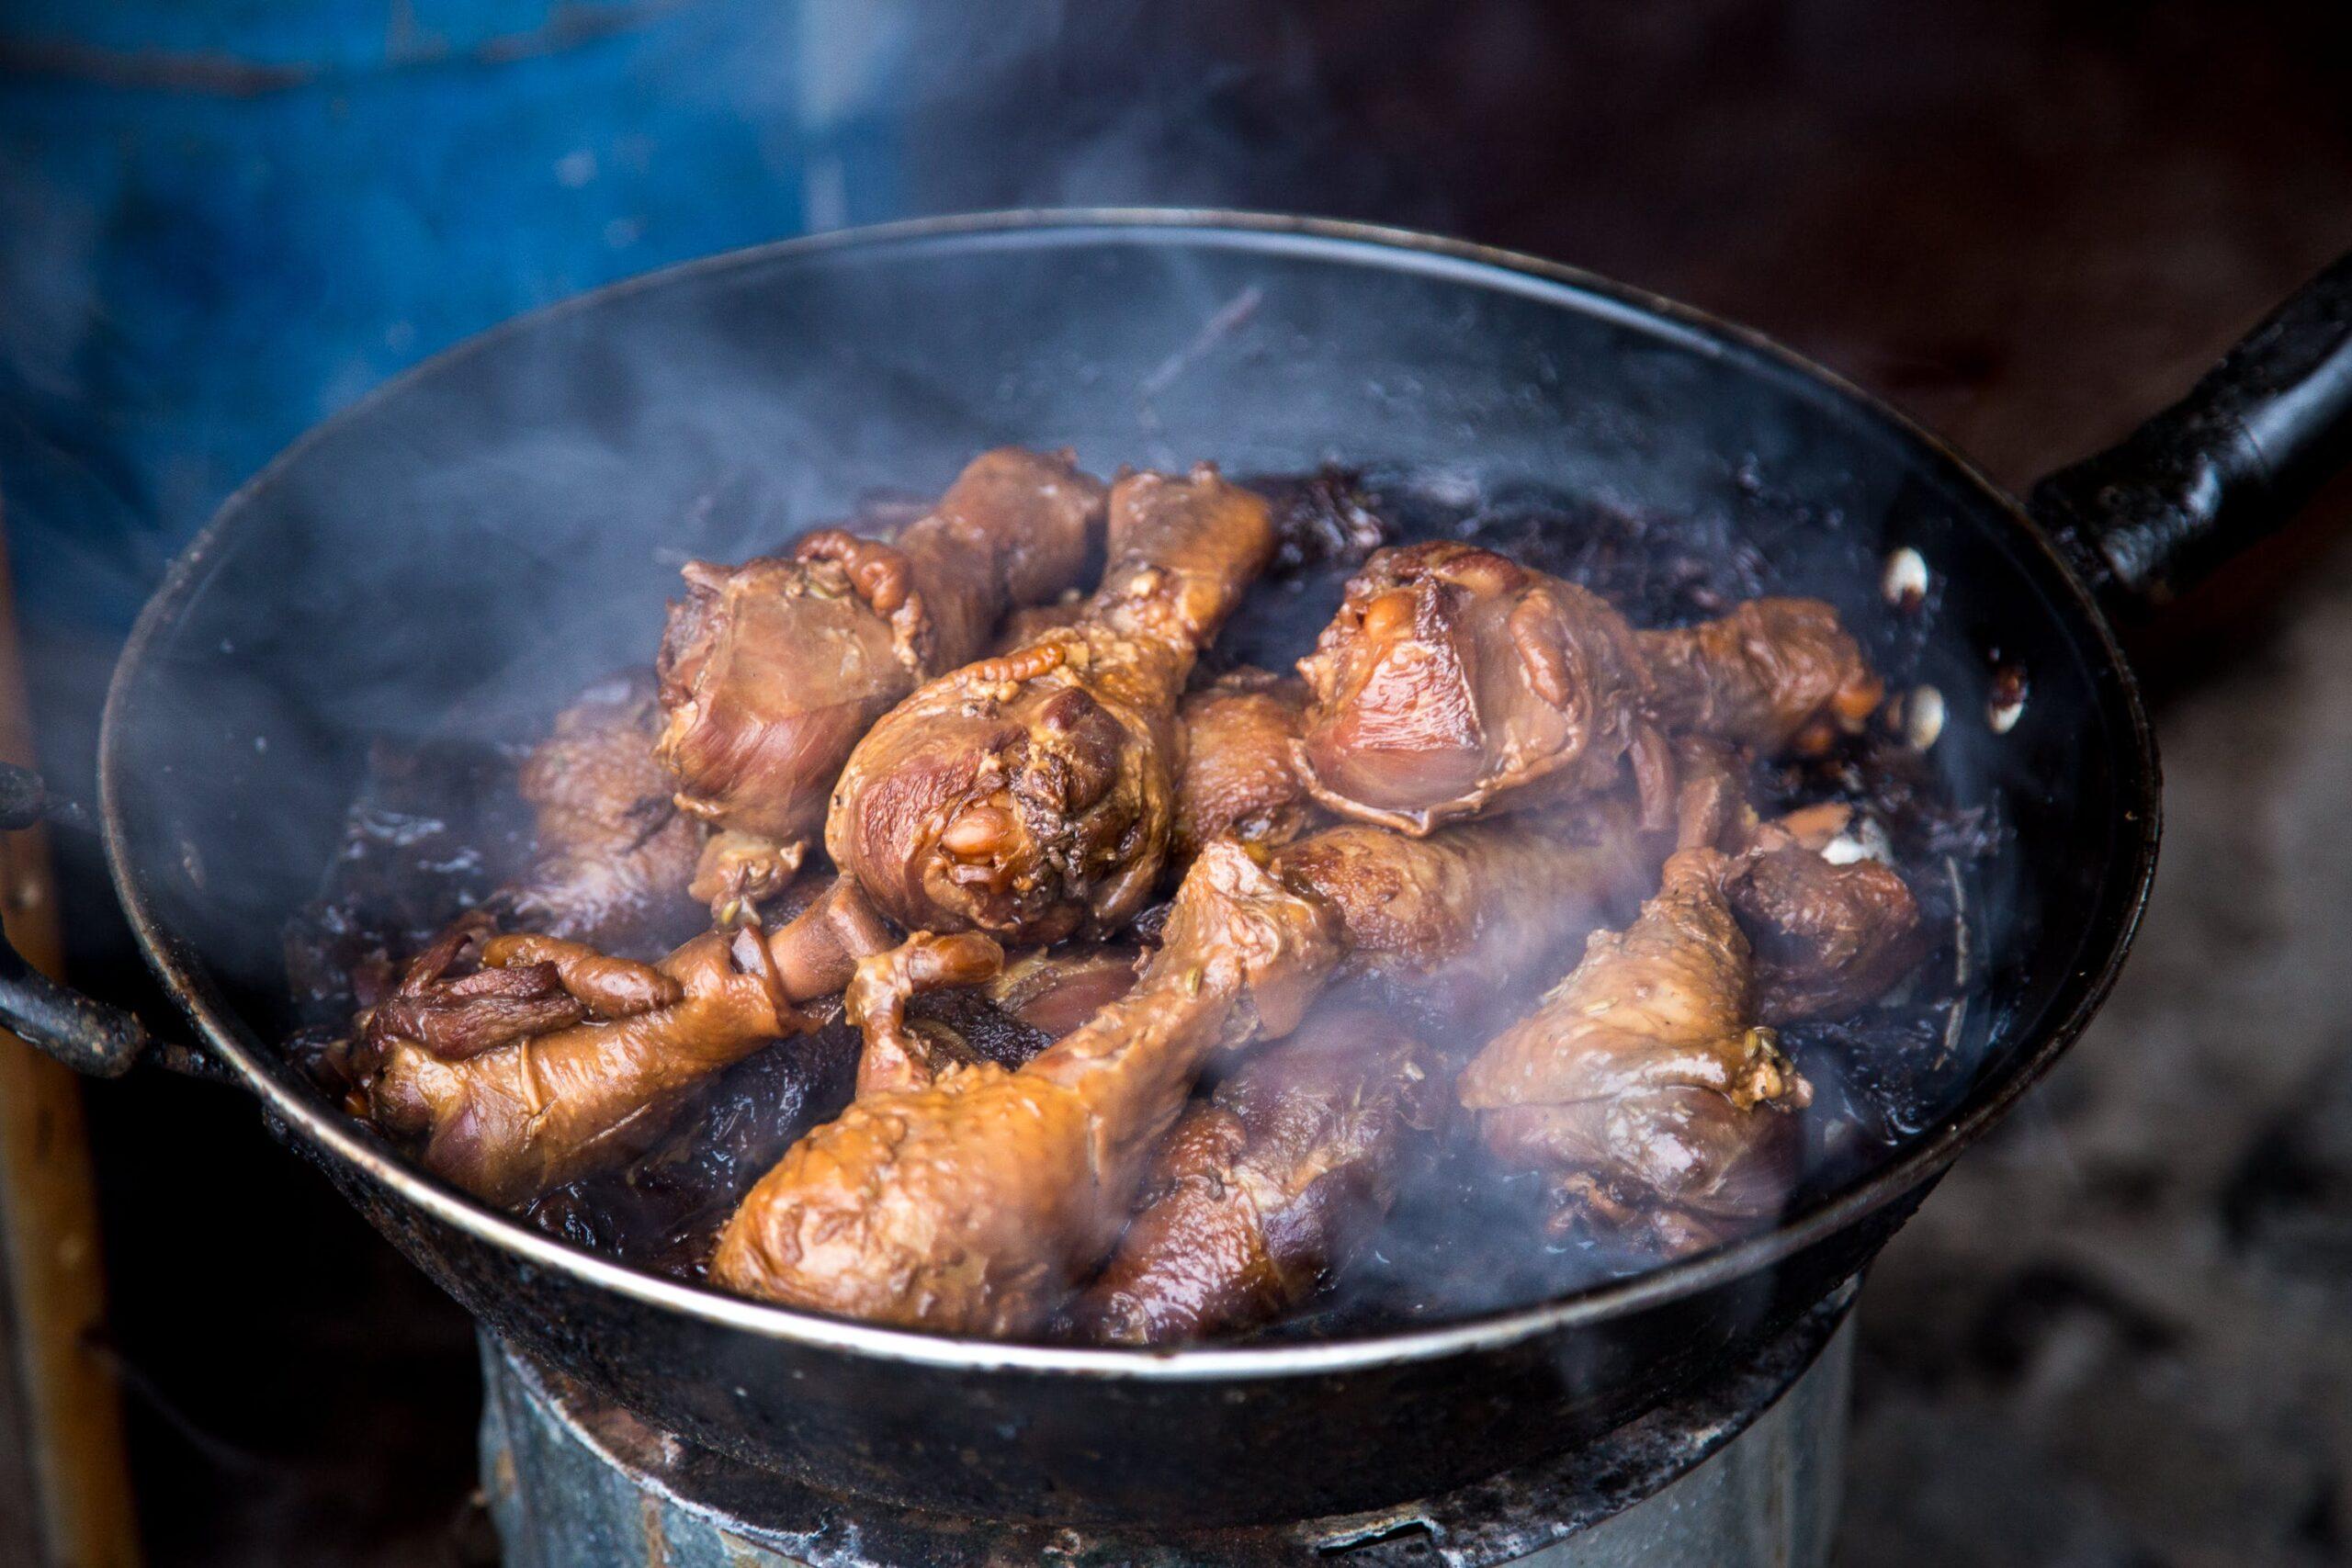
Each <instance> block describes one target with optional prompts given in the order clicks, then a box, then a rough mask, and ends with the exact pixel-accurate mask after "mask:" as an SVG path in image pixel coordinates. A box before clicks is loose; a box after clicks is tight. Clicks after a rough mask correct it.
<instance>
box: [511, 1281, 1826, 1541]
mask: <svg viewBox="0 0 2352 1568" xmlns="http://www.w3.org/2000/svg"><path fill="white" fill-rule="evenodd" d="M1852 1301H1853V1287H1852V1286H1850V1285H1849V1286H1848V1287H1846V1288H1845V1289H1843V1290H1841V1291H1839V1292H1837V1293H1836V1294H1835V1295H1833V1296H1832V1297H1831V1298H1830V1299H1829V1300H1828V1301H1826V1302H1825V1303H1822V1304H1821V1305H1820V1306H1818V1307H1816V1308H1815V1309H1814V1310H1813V1311H1812V1312H1811V1313H1809V1314H1806V1315H1805V1316H1804V1318H1802V1319H1800V1320H1799V1322H1798V1323H1797V1324H1796V1325H1795V1326H1794V1327H1792V1329H1791V1330H1790V1331H1789V1332H1788V1333H1787V1334H1786V1335H1784V1336H1782V1337H1781V1338H1780V1339H1778V1340H1776V1341H1775V1342H1773V1343H1772V1344H1770V1345H1769V1346H1768V1347H1766V1348H1764V1349H1763V1350H1762V1351H1761V1352H1760V1353H1758V1355H1756V1356H1755V1357H1753V1358H1752V1359H1749V1360H1748V1361H1747V1363H1746V1364H1744V1365H1741V1366H1738V1367H1736V1368H1735V1369H1733V1370H1731V1371H1727V1372H1725V1373H1724V1374H1721V1375H1719V1376H1718V1377H1717V1378H1716V1379H1714V1380H1713V1382H1710V1383H1708V1384H1707V1385H1706V1386H1704V1387H1702V1388H1700V1389H1697V1390H1695V1391H1693V1392H1691V1393H1688V1394H1685V1395H1684V1396H1682V1397H1680V1398H1679V1399H1677V1400H1674V1401H1672V1402H1670V1403H1668V1404H1666V1405H1663V1406H1661V1407H1659V1408H1658V1409H1657V1410H1654V1411H1652V1412H1650V1413H1649V1414H1648V1415H1646V1416H1643V1417H1642V1418H1641V1419H1639V1420H1637V1421H1634V1422H1632V1423H1629V1424H1628V1425H1627V1426H1625V1427H1621V1428H1620V1429H1618V1430H1617V1431H1615V1432H1612V1433H1611V1434H1610V1435H1609V1436H1608V1437H1606V1438H1602V1439H1600V1441H1598V1442H1595V1443H1591V1444H1589V1445H1586V1446H1585V1447H1583V1448H1579V1449H1577V1450H1573V1451H1571V1452H1568V1453H1566V1454H1561V1455H1556V1456H1555V1457H1553V1458H1551V1459H1548V1460H1545V1461H1542V1462H1541V1463H1538V1464H1535V1465H1532V1466H1528V1467H1526V1468H1524V1469H1521V1470H1517V1471H1512V1472H1506V1473H1504V1474H1502V1475H1498V1476H1495V1477H1491V1478H1489V1479H1487V1480H1486V1481H1483V1482H1479V1483H1475V1484H1473V1485H1470V1486H1466V1487H1464V1488H1462V1489H1460V1490H1459V1491H1456V1492H1453V1493H1449V1494H1446V1495H1442V1496H1436V1497H1430V1498H1424V1499H1420V1500H1419V1501H1415V1502H1411V1503H1407V1504H1402V1505H1399V1506H1395V1507H1389V1508H1384V1509H1380V1510H1377V1511H1375V1512H1373V1513H1368V1514H1358V1515H1350V1516H1346V1517H1337V1518H1319V1519H1302V1520H1297V1521H1294V1522H1290V1523H1284V1524H1277V1525H1262V1526H1251V1527H1245V1528H1238V1529H1216V1530H1205V1531H1199V1532H1189V1533H1175V1534H1170V1533H1167V1532H1150V1533H1138V1532H1132V1531H1123V1530H1119V1529H1101V1528H1093V1527H1089V1528H1084V1529H1078V1528H1072V1527H1068V1526H1057V1525H1051V1524H1023V1523H1005V1522H1001V1521H993V1520H975V1519H948V1518H940V1517H931V1516H922V1515H916V1514H911V1513H908V1512H905V1511H903V1510H898V1509H893V1508H890V1507H888V1506H884V1505H878V1504H875V1503H871V1502H868V1501H865V1500H863V1499H857V1498H847V1497H841V1496H835V1495H831V1494H827V1493H822V1492H818V1491H815V1490H813V1489H811V1488H809V1487H807V1486H804V1485H801V1484H799V1483H795V1482H792V1481H789V1480H786V1479H785V1478H783V1477H780V1476H777V1475H775V1474H772V1473H770V1472H765V1471H762V1470H758V1469H755V1468H753V1467H752V1466H749V1465H744V1464H741V1463H738V1462H736V1461H729V1460H726V1459H722V1458H719V1457H718V1456H717V1455H714V1454H711V1453H708V1452H707V1451H705V1450H699V1449H696V1448H695V1447H693V1446H692V1445H690V1444H687V1443H685V1442H684V1441H682V1440H680V1439H679V1438H675V1437H673V1436H671V1435H670V1434H668V1433H665V1432H662V1431H659V1430H657V1429H655V1428H653V1427H649V1426H647V1425H646V1424H645V1423H644V1422H642V1421H639V1420H638V1419H637V1418H636V1417H635V1416H630V1415H629V1414H628V1412H626V1411H624V1410H621V1409H618V1408H617V1407H616V1406H613V1405H611V1404H607V1403H605V1401H603V1400H601V1399H599V1398H597V1397H596V1396H595V1395H594V1394H592V1393H588V1392H587V1391H585V1390H584V1389H582V1388H579V1387H577V1386H576V1385H572V1384H570V1383H566V1382H561V1381H560V1380H559V1378H558V1377H557V1376H556V1375H555V1374H552V1373H549V1372H547V1371H543V1370H542V1369H540V1368H538V1367H537V1366H535V1365H533V1364H532V1363H530V1362H529V1361H527V1360H526V1359H524V1358H522V1357H520V1356H519V1355H517V1354H516V1353H515V1351H513V1350H511V1349H509V1348H506V1347H504V1346H503V1345H501V1344H500V1343H498V1342H497V1341H496V1340H494V1339H492V1338H491V1337H489V1336H488V1335H486V1334H485V1335H484V1336H483V1337H482V1341H481V1352H482V1371H483V1382H484V1385H485V1391H486V1393H485V1399H484V1404H483V1415H482V1427H481V1459H482V1477H483V1488H484V1491H485V1492H486V1494H487V1495H488V1496H489V1499H490V1506H491V1512H492V1517H494V1518H495V1520H496V1522H497V1526H498V1532H499V1536H500V1539H501V1540H502V1541H503V1545H504V1548H505V1560H506V1562H507V1563H508V1564H509V1565H510V1568H571V1565H573V1564H579V1563H589V1562H594V1563H598V1564H613V1565H616V1568H617V1565H621V1564H628V1563H644V1564H648V1565H652V1564H660V1565H662V1568H966V1565H978V1564H984V1563H985V1564H998V1563H1016V1562H1019V1563H1027V1562H1051V1563H1055V1564H1059V1565H1064V1568H1114V1565H1115V1568H1179V1565H1184V1568H1193V1565H1200V1568H1287V1565H1293V1564H1296V1565H1301V1568H1304V1565H1307V1564H1318V1565H1322V1568H1395V1565H1398V1564H1404V1563H1417V1564H1427V1563H1442V1564H1444V1565H1446V1568H1502V1565H1504V1564H1515V1565H1521V1568H1603V1565H1606V1568H1618V1565H1624V1568H1633V1565H1635V1564H1639V1565H1641V1568H1746V1565H1748V1564H1755V1565H1758V1568H1761V1565H1764V1564H1771V1565H1773V1568H1783V1565H1786V1568H1806V1565H1818V1564H1823V1563H1826V1562H1827V1561H1828V1556H1829V1543H1830V1539H1831V1536H1832V1534H1833V1533H1834V1530H1835V1528H1836V1523H1837V1516H1838V1483H1839V1476H1840V1472H1841V1469H1842V1465H1843V1461H1844V1448H1845V1427H1846V1406H1847V1392H1848V1382H1849V1370H1850V1366H1851V1360H1852V1346H1853V1327H1852V1324H1851V1313H1850V1309H1851V1306H1852Z"/></svg>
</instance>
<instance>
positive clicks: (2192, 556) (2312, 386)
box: [2028, 255, 2352, 610]
mask: <svg viewBox="0 0 2352 1568" xmlns="http://www.w3.org/2000/svg"><path fill="white" fill-rule="evenodd" d="M2346 467H2352V255H2346V256H2344V257H2341V258H2339V259H2338V260H2337V261H2336V262H2335V264H2334V265H2331V266H2329V267H2328V268H2327V269H2326V270H2325V271H2324V272H2322V273H2321V274H2320V275H2319V276H2317V277H2314V278H2312V280H2311V281H2310V282H2309V283H2307V284H2305V285H2304V286H2303V287H2302V288H2301V289H2299V290H2298V291H2297V292H2296V293H2295V294H2294V296H2293V297H2292V298H2290V299H2288V301H2287V302H2286V303H2285V304H2283V305H2281V306H2279V307H2278V310H2274V311H2272V312H2271V313H2270V315H2268V316H2267V317H2266V318H2264V320H2263V321H2262V323H2261V325H2259V326H2257V327H2256V328H2255V329H2254V331H2253V332H2252V333H2248V334H2247V335H2246V336H2245V339H2243V340H2242V341H2241V342H2240V343H2239V344H2238V345H2237V346H2236V347H2235V348H2233V349H2232V350H2230V352H2229V355H2227V357H2225V358H2224V359H2222V362H2221V364H2220V365H2218V366H2216V367H2214V368H2213V369H2212V370H2211V371H2209V372H2208V373H2207V374H2206V375H2205V377H2204V378H2203V379H2201V380H2199V382H2198V383H2197V385H2196V386H2194V387H2192V388H2191V389H2189V392H2188V396H2187V397H2185V398H2183V399H2182V400H2180V401H2178V402H2177V403H2175V404H2173V405H2172V406H2171V407H2170V408H2168V409H2165V411H2164V412H2162V413H2159V414H2157V415H2156V416H2155V417H2154V418H2153V419H2151V420H2149V421H2148V422H2147V423H2144V424H2143V425H2141V426H2140V427H2139V428H2138V429H2137V430H2134V431H2133V432H2132V433H2131V434H2130V435H2128V436H2126V437H2125V438H2124V439H2123V440H2122V441H2121V442H2120V444H2118V445H2116V446H2111V447H2109V448H2108V449H2107V450H2106V451H2104V452H2100V453H2098V454H2097V455H2096V456H2094V457H2086V458H2084V459H2083V460H2082V461H2081V462H2078V463H2075V464H2072V465H2070V466H2069V467H2066V468H2061V469H2059V470H2058V471H2057V472H2056V473H2054V474H2052V475H2051V476H2050V477H2049V478H2048V479H2043V480H2042V481H2041V483H2040V484H2038V485H2036V486H2034V487H2033V492H2032V495H2031V497H2030V501H2029V502H2028V507H2029V510H2030V511H2031V512H2032V513H2033V515H2034V518H2035V520H2036V521H2038V522H2039V523H2041V525H2042V526H2043V527H2044V528H2045V529H2047V530H2049V532H2050V533H2051V535H2052V536H2053V537H2054V538H2056V539H2057V540H2058V541H2059V543H2060V544H2061V546H2062V547H2064V548H2066V549H2067V550H2068V551H2069V552H2070V553H2071V554H2072V555H2073V556H2074V558H2075V564H2076V565H2077V566H2078V567H2079V568H2080V569H2081V570H2083V571H2084V573H2085V575H2086V576H2087V577H2088V578H2089V579H2090V580H2091V581H2092V582H2093V584H2094V585H2095V586H2096V587H2097V588H2098V591H2099V595H2100V597H2101V598H2102V599H2103V600H2104V601H2106V602H2107V604H2109V607H2110V608H2120V609H2126V610H2147V609H2153V608H2154V607H2156V606H2159V605H2162V604H2165V603H2166V602H2167V601H2169V600H2170V599H2171V598H2172V597H2173V596H2174V595H2175V594H2177V593H2178V592H2181V591H2183V590H2185V589H2187V588H2188V587H2189V586H2190V585H2191V584H2193V583H2195V582H2196V581H2198V580H2199V579H2200V578H2202V577H2203V576H2205V575H2206V574H2207V573H2208V572H2210V571H2211V570H2213V569H2214V568H2215V567H2217V566H2219V565H2221V564H2222V562H2223V561H2225V560H2227V559H2228V558H2230V557H2232V556H2233V555H2236V554H2237V553H2238V552H2239V551H2241V550H2243V549H2245V548H2246V547H2248V546H2250V545H2252V544H2254V543H2255V542H2256V540H2258V539H2261V538H2263V537H2264V536H2267V535H2268V534H2270V533H2272V532H2273V531H2275V530H2276V529H2278V527H2280V526H2281V525H2284V524H2285V523H2286V522H2287V521H2288V520H2289V519H2290V517H2292V516H2293V515H2294V514H2295V513H2296V512H2297V510H2299V509H2300V508H2301V506H2302V505H2303V503H2304V502H2307V501H2309V500H2310V499H2311V498H2312V495H2313V494H2315V493H2316V492H2317V491H2319V489H2320V487H2321V486H2322V485H2324V484H2325V483H2326V482H2327V481H2328V480H2329V479H2332V478H2334V477H2335V474H2336V473H2337V472H2339V471H2340V470H2342V469H2343V468H2346Z"/></svg>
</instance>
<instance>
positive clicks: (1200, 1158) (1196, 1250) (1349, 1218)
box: [1072, 1008, 1444, 1345]
mask: <svg viewBox="0 0 2352 1568" xmlns="http://www.w3.org/2000/svg"><path fill="white" fill-rule="evenodd" d="M1443 1084H1444V1077H1443V1075H1442V1073H1441V1072H1440V1071H1439V1070H1438V1062H1437V1059H1436V1056H1435V1055H1434V1054H1433V1053H1431V1052H1430V1049H1429V1048H1428V1047H1427V1046H1425V1045H1423V1044H1422V1043H1420V1042H1419V1041H1418V1040H1416V1039H1414V1038H1413V1037H1412V1036H1410V1035H1409V1034H1407V1033H1405V1032H1402V1031H1400V1030H1398V1029H1397V1026H1396V1023H1395V1021H1393V1020H1391V1019H1390V1018H1389V1017H1388V1016H1387V1015H1386V1014H1385V1013H1382V1012H1374V1011H1370V1010H1361V1009H1354V1008H1343V1009H1336V1010H1331V1011H1329V1012H1324V1013H1320V1014H1317V1016H1316V1017H1315V1018H1314V1019H1313V1020H1312V1021H1309V1022H1308V1023H1307V1024H1306V1027H1305V1028H1303V1029H1301V1030H1300V1031H1299V1032H1297V1033H1296V1034H1294V1035H1292V1036H1291V1037H1290V1038H1289V1039H1287V1040H1283V1041H1280V1042H1277V1043H1274V1044H1272V1045H1269V1046H1267V1047H1266V1048H1265V1049H1264V1050H1262V1051H1261V1052H1260V1053H1258V1054H1257V1055H1253V1056H1252V1057H1250V1059H1249V1060H1248V1061H1247V1062H1245V1063H1243V1064H1242V1065H1241V1066H1240V1067H1238V1069H1236V1070H1235V1072H1234V1074H1233V1076H1232V1077H1228V1078H1227V1079H1226V1080H1225V1081H1224V1082H1223V1083H1221V1084H1219V1085H1217V1087H1216V1092H1215V1093H1214V1094H1213V1095H1212V1096H1211V1097H1210V1098H1209V1100H1207V1101H1205V1102H1196V1103H1195V1104H1194V1105H1193V1107H1192V1109H1190V1110H1188V1111H1185V1112H1184V1115H1183V1119H1182V1121H1180V1122H1177V1123H1176V1129H1175V1131H1174V1132H1172V1133H1170V1134H1169V1135H1168V1141H1167V1142H1166V1143H1165V1144H1163V1145H1161V1146H1160V1150H1159V1157H1158V1159H1157V1161H1156V1162H1155V1164H1154V1169H1153V1172H1152V1176H1151V1179H1150V1182H1149V1191H1148V1193H1147V1195H1146V1197H1145V1200H1144V1203H1143V1207H1142V1208H1141V1209H1139V1210H1138V1211H1137V1212H1136V1217H1135V1219H1134V1220H1133V1221H1132V1222H1131V1223H1130V1224H1128V1226H1127V1230H1126V1234H1125V1235H1123V1236H1122V1237H1120V1239H1119V1246H1118V1250H1117V1251H1115V1252H1114V1253H1113V1254H1112V1256H1111V1261H1110V1262H1109V1263H1108V1264H1107V1265H1105V1266H1104V1268H1103V1274H1102V1277H1101V1278H1099V1279H1098V1280H1095V1282H1094V1283H1093V1284H1092V1285H1091V1286H1090V1287H1089V1288H1088V1289H1087V1292H1086V1293H1085V1294H1084V1295H1083V1296H1081V1297H1080V1298H1079V1300H1078V1303H1076V1305H1075V1307H1074V1308H1073V1310H1072V1318H1073V1322H1074V1326H1076V1327H1077V1329H1078V1330H1079V1332H1080V1334H1082V1335H1084V1336H1085V1337H1089V1338H1092V1339H1099V1340H1104V1341H1108V1342H1111V1343H1114V1344H1125V1345H1157V1344H1165V1343H1168V1342H1169V1341H1171V1340H1180V1339H1197V1338H1201V1337H1205V1336H1208V1335H1212V1334H1218V1333H1225V1332H1230V1331H1232V1330H1235V1329H1240V1328H1247V1327H1251V1326H1254V1325H1257V1324H1260V1323H1263V1322H1265V1321H1267V1320H1268V1319H1270V1318H1272V1317H1275V1316H1277V1315H1279V1314H1282V1313H1283V1312H1284V1311H1286V1310H1287V1309H1289V1308H1290V1307H1293V1306H1295V1305H1296V1304H1298V1303H1300V1302H1302V1301H1305V1300H1306V1298H1307V1297H1308V1296H1310V1295H1312V1294H1313V1293H1314V1292H1316V1291H1317V1289H1319V1288H1320V1287H1321V1286H1322V1285H1323V1283H1324V1282H1325V1281H1326V1280H1329V1278H1330V1277H1331V1276H1332V1275H1333V1274H1334V1273H1336V1272H1337V1271H1338V1270H1340V1269H1343V1268H1345V1267H1346V1265H1347V1262H1348V1259H1349V1258H1350V1257H1351V1256H1352V1255H1353V1254H1354V1252H1355V1251H1356V1249H1357V1248H1358V1247H1360V1246H1362V1245H1363V1241H1364V1240H1365V1238H1366V1237H1367V1236H1368V1235H1370V1234H1371V1233H1372V1231H1373V1230H1374V1229H1375V1228H1377V1226H1378V1225H1379V1224H1380V1221H1381V1220H1382V1218H1384V1217H1385V1215H1386V1214H1387V1213H1388V1210H1389V1206H1390V1205H1391V1204H1392V1203H1394V1202H1395V1201H1396V1198H1397V1180H1398V1178H1399V1176H1400V1175H1401V1174H1402V1172H1401V1167H1402V1166H1403V1164H1404V1156H1405V1155H1406V1152H1407V1149H1408V1145H1409V1144H1410V1143H1411V1140H1412V1138H1413V1136H1414V1134H1416V1133H1418V1132H1423V1131H1427V1130H1429V1129H1430V1128H1431V1127H1432V1126H1434V1125H1435V1124H1436V1123H1437V1122H1438V1120H1439V1118H1440V1117H1441V1116H1442V1113H1443V1110H1444V1107H1443V1105H1442V1098H1443Z"/></svg>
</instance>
